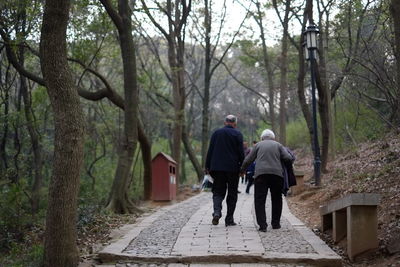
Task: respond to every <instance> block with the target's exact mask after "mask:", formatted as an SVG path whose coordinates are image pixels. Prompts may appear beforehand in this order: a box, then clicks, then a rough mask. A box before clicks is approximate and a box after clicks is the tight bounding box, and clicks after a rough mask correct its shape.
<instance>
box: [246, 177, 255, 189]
mask: <svg viewBox="0 0 400 267" xmlns="http://www.w3.org/2000/svg"><path fill="white" fill-rule="evenodd" d="M246 180H247V187H246V193H247V194H248V193H250V187H251V186H252V185H253V183H254V173H250V174H246Z"/></svg>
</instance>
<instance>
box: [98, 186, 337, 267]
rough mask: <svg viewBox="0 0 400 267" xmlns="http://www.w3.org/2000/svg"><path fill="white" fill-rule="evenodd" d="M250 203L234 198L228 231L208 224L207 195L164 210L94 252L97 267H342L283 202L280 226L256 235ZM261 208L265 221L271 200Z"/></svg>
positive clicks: (241, 197)
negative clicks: (235, 201) (96, 258)
mask: <svg viewBox="0 0 400 267" xmlns="http://www.w3.org/2000/svg"><path fill="white" fill-rule="evenodd" d="M244 189H245V188H244V185H242V184H241V185H240V190H241V191H242V192H244V191H245V190H244ZM253 202H254V201H253V194H252V192H251V194H245V193H241V194H239V197H238V202H237V206H236V211H235V221H236V222H237V223H238V225H236V226H230V227H226V226H225V224H224V220H223V218H221V220H220V224H219V225H216V226H215V225H212V224H211V219H212V217H211V214H212V194H211V193H210V192H202V193H200V194H199V195H197V196H195V197H192V198H190V199H187V200H185V201H182V202H180V203H176V204H173V205H170V206H167V207H163V208H161V209H159V210H158V211H156V212H155V213H153V214H150V215H144V216H142V217H141V218H139V219H138V221H137V222H136V223H135V224H133V225H129V226H126V227H125V230H127V229H128V230H127V232H126V234H125V235H124V236H123V237H122V238H120V239H118V240H117V241H115V242H114V243H112V244H111V245H109V246H107V247H106V248H104V249H103V250H102V251H101V252H100V253H99V258H100V259H101V261H102V262H103V264H102V265H99V266H102V267H105V266H107V267H108V266H117V267H130V266H137V267H142V266H164V267H167V266H168V267H178V266H179V267H184V266H190V267H195V266H209V267H211V266H220V267H225V266H230V267H239V266H241V267H244V266H249V267H251V266H254V267H255V266H274V267H275V266H276V267H288V266H341V258H340V257H339V256H338V255H337V254H336V253H335V252H334V251H332V250H331V249H330V248H329V247H328V246H327V245H326V244H325V243H324V242H323V241H322V240H321V239H319V238H318V237H317V236H316V235H315V234H314V233H313V232H312V231H311V230H310V229H308V228H307V227H306V226H305V225H304V224H303V223H302V222H301V221H299V220H298V219H297V218H296V217H294V216H293V215H292V214H291V213H290V211H289V209H288V207H287V204H286V201H284V207H283V213H282V220H281V225H282V228H281V229H277V230H272V228H271V227H270V226H269V227H268V231H267V232H266V233H264V232H259V231H258V226H257V225H256V223H255V214H254V205H253ZM224 205H225V204H224ZM266 209H267V218H268V217H269V218H270V210H271V209H270V199H267V207H266ZM224 211H226V205H225V206H224V208H223V212H224Z"/></svg>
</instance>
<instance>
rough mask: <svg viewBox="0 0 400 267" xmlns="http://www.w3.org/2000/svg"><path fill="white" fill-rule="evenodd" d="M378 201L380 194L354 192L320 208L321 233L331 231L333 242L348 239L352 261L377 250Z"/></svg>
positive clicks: (348, 248) (348, 252) (349, 254)
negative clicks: (360, 255)
mask: <svg viewBox="0 0 400 267" xmlns="http://www.w3.org/2000/svg"><path fill="white" fill-rule="evenodd" d="M379 200H380V195H379V194H370V193H352V194H349V195H347V196H345V197H343V198H341V199H337V200H334V201H332V202H330V203H328V204H327V205H325V206H320V208H319V211H320V214H321V224H322V231H323V232H324V231H326V230H329V229H332V238H333V241H334V242H339V241H340V240H342V239H343V238H344V237H346V236H347V254H348V256H349V258H350V260H353V259H354V256H356V255H357V254H360V253H362V252H364V251H367V250H369V249H374V248H377V247H378V218H377V205H378V204H379Z"/></svg>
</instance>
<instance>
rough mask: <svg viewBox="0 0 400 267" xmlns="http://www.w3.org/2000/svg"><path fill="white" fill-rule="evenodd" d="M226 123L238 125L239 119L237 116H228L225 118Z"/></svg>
mask: <svg viewBox="0 0 400 267" xmlns="http://www.w3.org/2000/svg"><path fill="white" fill-rule="evenodd" d="M225 122H230V123H237V118H236V116H235V115H231V114H230V115H228V116H226V117H225Z"/></svg>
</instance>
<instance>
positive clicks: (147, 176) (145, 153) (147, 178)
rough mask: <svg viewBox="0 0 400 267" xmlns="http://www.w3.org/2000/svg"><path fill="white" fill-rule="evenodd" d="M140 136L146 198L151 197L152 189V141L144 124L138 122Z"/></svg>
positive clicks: (144, 194)
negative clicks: (144, 128) (146, 132)
mask: <svg viewBox="0 0 400 267" xmlns="http://www.w3.org/2000/svg"><path fill="white" fill-rule="evenodd" d="M138 126H139V127H138V138H139V143H140V150H141V151H142V160H143V168H144V171H143V187H144V189H143V191H144V192H143V197H144V200H150V199H151V191H152V170H151V143H150V141H149V139H148V138H147V136H146V134H145V132H144V130H143V126H142V125H141V124H140V123H139V122H138Z"/></svg>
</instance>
